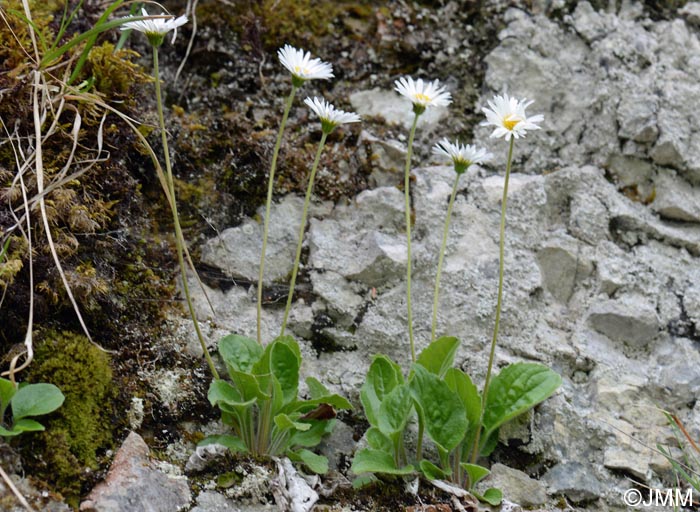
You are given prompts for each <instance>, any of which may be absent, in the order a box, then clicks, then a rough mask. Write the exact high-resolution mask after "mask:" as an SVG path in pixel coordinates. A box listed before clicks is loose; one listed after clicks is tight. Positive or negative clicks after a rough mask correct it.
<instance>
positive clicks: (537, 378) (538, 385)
mask: <svg viewBox="0 0 700 512" xmlns="http://www.w3.org/2000/svg"><path fill="white" fill-rule="evenodd" d="M560 385H561V377H560V376H559V375H558V374H557V373H555V372H553V371H552V370H550V369H549V368H547V367H546V366H544V365H541V364H537V363H515V364H511V365H509V366H507V367H505V368H504V369H503V370H501V373H499V374H498V375H497V376H496V377H494V379H493V381H492V382H491V387H490V388H489V393H488V401H487V403H486V408H485V411H484V428H485V431H486V435H485V438H487V437H488V436H490V435H491V432H493V431H494V430H495V429H497V428H498V427H500V426H501V425H503V424H504V423H505V422H507V421H510V420H512V419H513V418H515V417H516V416H519V415H521V414H522V413H524V412H526V411H527V410H529V409H531V408H533V407H534V406H535V405H537V404H538V403H540V402H542V401H543V400H546V399H547V398H549V397H550V396H551V395H552V393H554V392H555V391H556V389H557V388H558V387H559V386H560Z"/></svg>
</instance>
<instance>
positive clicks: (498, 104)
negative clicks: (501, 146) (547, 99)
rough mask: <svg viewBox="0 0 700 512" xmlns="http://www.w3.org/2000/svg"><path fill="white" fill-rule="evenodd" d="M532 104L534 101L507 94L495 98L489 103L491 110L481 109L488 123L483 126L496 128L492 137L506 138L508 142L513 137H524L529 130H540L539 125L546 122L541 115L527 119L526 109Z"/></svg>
mask: <svg viewBox="0 0 700 512" xmlns="http://www.w3.org/2000/svg"><path fill="white" fill-rule="evenodd" d="M532 103H533V101H532V100H531V101H527V99H526V98H523V99H522V100H517V99H515V98H511V97H509V96H508V95H507V94H504V95H503V96H494V98H493V101H489V102H488V104H489V107H491V108H485V107H484V108H482V109H481V110H483V112H484V114H486V121H484V122H482V123H481V124H482V125H485V126H495V127H496V129H495V130H494V131H493V133H492V134H491V137H505V139H506V140H510V138H511V137H515V138H516V139H517V138H519V137H524V136H525V134H526V133H527V130H539V129H540V127H539V126H538V125H537V123H541V122H542V121H544V116H543V115H541V114H537V115H535V116H532V117H527V115H526V114H525V109H526V108H527V107H529V106H530V105H532Z"/></svg>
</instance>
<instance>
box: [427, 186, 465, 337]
mask: <svg viewBox="0 0 700 512" xmlns="http://www.w3.org/2000/svg"><path fill="white" fill-rule="evenodd" d="M460 176H461V174H457V177H456V178H455V184H454V185H453V186H452V195H450V202H449V203H448V204H447V216H446V217H445V228H444V229H443V231H442V245H441V246H440V257H439V258H438V267H437V275H436V276H435V293H434V295H433V325H432V328H431V330H430V341H431V342H432V341H435V331H436V330H437V314H438V297H439V294H440V275H441V274H442V263H443V261H444V259H445V249H446V248H447V236H448V234H449V232H450V219H451V218H452V207H453V206H454V204H455V197H457V187H458V185H459V177H460Z"/></svg>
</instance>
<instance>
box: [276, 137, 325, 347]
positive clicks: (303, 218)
mask: <svg viewBox="0 0 700 512" xmlns="http://www.w3.org/2000/svg"><path fill="white" fill-rule="evenodd" d="M326 137H328V133H326V131H324V132H323V135H321V142H319V143H318V150H316V156H315V157H314V163H313V165H312V166H311V174H310V175H309V184H308V185H307V186H306V197H305V198H304V209H303V211H302V214H301V225H300V226H299V241H298V242H297V252H296V256H295V257H294V268H293V270H292V279H291V281H290V283H289V294H288V295H287V306H286V307H285V308H284V318H283V319H282V329H281V331H280V336H284V330H285V329H286V328H287V319H288V318H289V310H290V309H291V307H292V298H293V297H294V285H295V284H296V282H297V273H298V272H299V262H300V261H301V248H302V245H303V244H304V232H305V231H306V217H307V215H308V213H309V203H310V202H311V192H312V191H313V189H314V180H315V179H316V171H317V170H318V163H319V162H320V160H321V151H323V146H324V145H325V144H326Z"/></svg>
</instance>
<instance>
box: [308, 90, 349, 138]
mask: <svg viewBox="0 0 700 512" xmlns="http://www.w3.org/2000/svg"><path fill="white" fill-rule="evenodd" d="M304 103H306V105H307V106H308V107H309V108H310V109H311V110H313V111H314V113H315V114H316V115H317V116H318V117H320V118H321V129H322V130H323V131H324V133H330V132H332V131H333V129H334V128H335V127H336V126H338V125H340V124H344V123H359V122H360V116H358V115H357V114H355V113H354V112H345V111H343V110H339V109H337V108H335V107H334V106H333V105H331V104H330V103H328V102H327V101H325V100H321V99H318V98H316V97H314V99H311V98H306V99H305V100H304Z"/></svg>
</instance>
